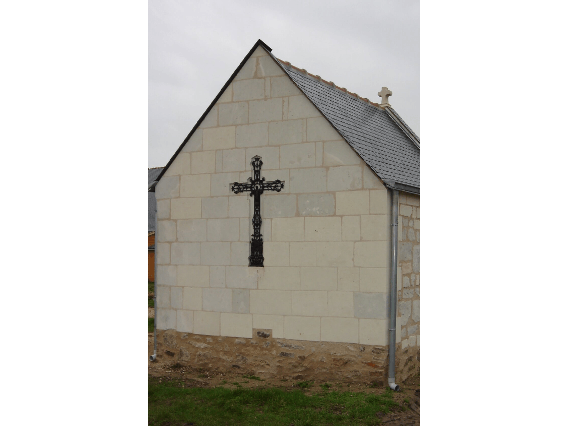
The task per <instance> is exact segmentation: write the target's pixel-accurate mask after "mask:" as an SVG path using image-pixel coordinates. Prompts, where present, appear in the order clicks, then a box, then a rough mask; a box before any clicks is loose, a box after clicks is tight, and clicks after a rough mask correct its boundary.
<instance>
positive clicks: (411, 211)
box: [396, 194, 420, 381]
mask: <svg viewBox="0 0 568 426" xmlns="http://www.w3.org/2000/svg"><path fill="white" fill-rule="evenodd" d="M398 226H399V232H398V241H399V243H398V244H399V255H398V262H399V271H398V273H399V276H401V277H402V288H400V287H399V289H398V314H397V317H398V318H397V323H398V324H397V325H398V326H399V327H397V335H398V334H399V333H400V341H399V340H398V339H397V341H399V343H397V348H396V375H397V380H398V381H403V380H405V379H406V378H408V377H410V376H412V375H414V374H416V373H418V371H419V368H420V197H419V196H416V195H410V194H401V195H400V198H399V217H398Z"/></svg>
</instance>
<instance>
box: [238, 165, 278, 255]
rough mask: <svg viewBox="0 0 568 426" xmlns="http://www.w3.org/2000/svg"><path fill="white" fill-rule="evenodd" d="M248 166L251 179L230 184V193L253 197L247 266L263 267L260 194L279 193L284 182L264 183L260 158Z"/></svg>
mask: <svg viewBox="0 0 568 426" xmlns="http://www.w3.org/2000/svg"><path fill="white" fill-rule="evenodd" d="M250 164H251V166H252V169H253V178H248V180H247V182H245V183H239V182H234V183H232V184H231V191H233V192H234V193H235V194H239V193H241V192H245V191H246V192H248V191H250V196H251V197H252V196H254V214H253V216H252V227H253V229H254V233H253V234H252V235H251V237H252V239H251V241H250V256H249V266H264V256H263V255H262V234H261V233H260V225H262V219H261V217H260V194H262V193H263V192H264V191H276V192H280V191H281V190H282V189H283V188H284V181H281V180H274V181H270V182H265V181H264V178H261V177H260V168H261V167H262V157H259V156H258V155H255V156H254V157H252V160H251V161H250Z"/></svg>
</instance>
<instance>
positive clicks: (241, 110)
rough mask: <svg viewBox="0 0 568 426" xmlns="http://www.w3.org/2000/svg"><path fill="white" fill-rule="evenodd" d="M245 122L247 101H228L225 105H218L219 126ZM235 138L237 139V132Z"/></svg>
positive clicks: (246, 120)
mask: <svg viewBox="0 0 568 426" xmlns="http://www.w3.org/2000/svg"><path fill="white" fill-rule="evenodd" d="M246 123H248V102H235V103H228V104H225V105H219V125H220V126H230V125H235V124H246ZM237 132H238V129H237ZM237 139H238V134H237ZM237 146H238V145H237Z"/></svg>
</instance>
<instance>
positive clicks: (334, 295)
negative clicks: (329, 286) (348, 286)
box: [327, 291, 355, 318]
mask: <svg viewBox="0 0 568 426" xmlns="http://www.w3.org/2000/svg"><path fill="white" fill-rule="evenodd" d="M327 306H328V309H329V316H333V317H349V318H353V317H354V316H355V314H354V311H353V292H352V291H328V292H327Z"/></svg>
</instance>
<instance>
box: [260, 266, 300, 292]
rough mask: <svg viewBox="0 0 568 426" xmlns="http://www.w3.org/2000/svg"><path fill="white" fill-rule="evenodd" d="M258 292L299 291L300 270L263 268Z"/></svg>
mask: <svg viewBox="0 0 568 426" xmlns="http://www.w3.org/2000/svg"><path fill="white" fill-rule="evenodd" d="M258 288H259V289H260V290H286V291H287V290H300V289H301V285H300V268H298V267H282V266H265V267H264V276H261V277H259V280H258Z"/></svg>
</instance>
